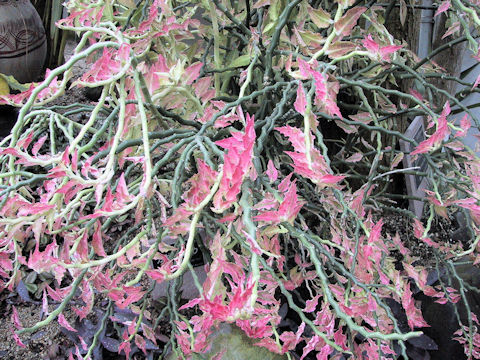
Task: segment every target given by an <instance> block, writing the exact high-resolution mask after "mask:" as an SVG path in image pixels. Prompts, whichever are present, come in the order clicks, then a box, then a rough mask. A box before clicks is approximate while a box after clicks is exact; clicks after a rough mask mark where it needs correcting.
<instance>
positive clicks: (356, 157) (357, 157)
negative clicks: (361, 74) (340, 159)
mask: <svg viewBox="0 0 480 360" xmlns="http://www.w3.org/2000/svg"><path fill="white" fill-rule="evenodd" d="M362 158H363V154H362V153H355V154H353V155H352V156H350V157H348V158H347V159H345V161H346V162H353V163H356V162H359V161H360V160H362Z"/></svg>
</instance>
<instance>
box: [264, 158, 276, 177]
mask: <svg viewBox="0 0 480 360" xmlns="http://www.w3.org/2000/svg"><path fill="white" fill-rule="evenodd" d="M265 174H267V176H268V178H269V180H270V182H274V181H275V180H277V178H278V171H277V168H276V167H275V164H274V163H273V161H272V160H271V159H270V160H268V165H267V171H265Z"/></svg>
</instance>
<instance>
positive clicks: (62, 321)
mask: <svg viewBox="0 0 480 360" xmlns="http://www.w3.org/2000/svg"><path fill="white" fill-rule="evenodd" d="M58 323H59V324H60V325H62V326H63V327H64V328H65V329H67V330H69V331H73V332H77V330H76V329H74V328H73V327H72V326H71V325H70V324H69V323H68V321H67V319H66V318H65V316H64V315H63V314H62V313H60V315H58Z"/></svg>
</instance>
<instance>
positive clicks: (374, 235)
mask: <svg viewBox="0 0 480 360" xmlns="http://www.w3.org/2000/svg"><path fill="white" fill-rule="evenodd" d="M382 226H383V219H380V220H379V221H378V222H377V223H376V224H375V226H374V227H373V229H372V231H370V236H369V237H368V242H369V243H372V242H376V241H378V240H379V239H380V235H381V232H382Z"/></svg>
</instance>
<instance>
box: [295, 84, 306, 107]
mask: <svg viewBox="0 0 480 360" xmlns="http://www.w3.org/2000/svg"><path fill="white" fill-rule="evenodd" d="M293 106H294V107H295V110H297V112H299V113H300V114H302V115H305V109H306V106H307V99H306V97H305V90H304V89H303V85H302V83H301V82H300V83H299V84H298V88H297V100H295V103H294V104H293Z"/></svg>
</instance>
